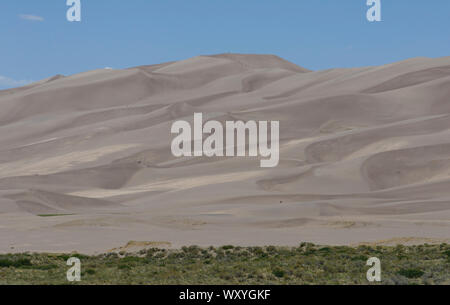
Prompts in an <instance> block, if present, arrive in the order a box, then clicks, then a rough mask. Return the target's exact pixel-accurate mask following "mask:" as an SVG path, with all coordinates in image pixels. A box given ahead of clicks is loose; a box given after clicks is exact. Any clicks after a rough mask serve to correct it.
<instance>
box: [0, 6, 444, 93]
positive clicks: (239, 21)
mask: <svg viewBox="0 0 450 305" xmlns="http://www.w3.org/2000/svg"><path fill="white" fill-rule="evenodd" d="M81 3H82V22H81V23H78V22H74V23H70V22H68V21H67V20H66V11H67V9H68V7H67V6H66V0H45V1H36V0H1V1H0V89H2V88H8V87H15V86H18V85H22V84H24V83H26V82H28V81H31V80H39V79H42V78H46V77H49V76H52V75H55V74H65V75H69V74H74V73H78V72H82V71H87V70H93V69H98V68H104V67H113V68H126V67H131V66H137V65H145V64H154V63H160V62H165V61H172V60H180V59H185V58H189V57H193V56H197V55H202V54H215V53H224V52H237V53H265V54H267V53H268V54H276V55H278V56H281V57H283V58H285V59H287V60H290V61H292V62H294V63H296V64H298V65H300V66H304V67H307V68H309V69H313V70H320V69H328V68H333V67H355V66H367V65H379V64H385V63H390V62H394V61H398V60H403V59H407V58H411V57H417V56H429V57H440V56H450V1H449V0H432V1H425V0H422V1H419V0H410V1H409V0H381V3H382V19H383V21H382V22H378V23H369V22H368V21H367V19H366V11H367V9H368V7H367V6H366V0H128V1H124V0H81ZM27 15H28V16H27Z"/></svg>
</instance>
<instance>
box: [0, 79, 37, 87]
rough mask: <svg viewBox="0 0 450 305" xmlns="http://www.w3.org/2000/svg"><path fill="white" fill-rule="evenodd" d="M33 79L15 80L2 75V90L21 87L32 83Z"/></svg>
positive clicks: (0, 81) (0, 85)
mask: <svg viewBox="0 0 450 305" xmlns="http://www.w3.org/2000/svg"><path fill="white" fill-rule="evenodd" d="M32 82H33V81H32V80H15V79H12V78H9V77H6V76H2V75H0V90H1V89H8V88H14V87H21V86H25V85H28V84H29V83H32Z"/></svg>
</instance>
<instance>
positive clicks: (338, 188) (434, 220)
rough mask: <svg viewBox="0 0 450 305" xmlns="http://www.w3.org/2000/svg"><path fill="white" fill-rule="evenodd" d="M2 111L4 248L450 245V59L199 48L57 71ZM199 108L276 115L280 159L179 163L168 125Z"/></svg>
mask: <svg viewBox="0 0 450 305" xmlns="http://www.w3.org/2000/svg"><path fill="white" fill-rule="evenodd" d="M0 106H1V109H2V110H1V111H0V135H1V136H0V228H1V234H0V252H10V251H72V250H77V251H83V252H88V253H92V252H98V251H106V250H108V249H112V248H120V247H124V246H125V245H127V243H128V242H129V241H131V240H138V241H141V243H142V245H148V244H153V243H164V244H170V245H172V246H175V247H176V246H181V245H190V244H199V245H210V244H214V245H218V244H242V245H265V244H278V245H296V244H298V243H299V242H301V241H311V242H316V243H329V244H357V243H362V242H368V243H369V242H370V243H380V242H381V241H383V240H386V241H390V242H391V241H393V240H396V241H400V242H404V243H414V242H419V241H423V240H433V241H435V242H441V241H447V242H448V241H449V238H450V188H449V185H450V120H449V117H450V57H446V58H437V59H431V58H415V59H410V60H406V61H402V62H399V63H394V64H388V65H385V66H379V67H363V68H352V69H332V70H325V71H310V70H308V69H305V68H302V67H299V66H296V65H294V64H292V63H290V62H288V61H285V60H283V59H281V58H279V57H276V56H272V55H244V54H221V55H213V56H198V57H195V58H191V59H188V60H184V61H179V62H170V63H163V64H159V65H152V66H141V67H135V68H130V69H126V70H107V69H105V70H96V71H90V72H86V73H81V74H77V75H72V76H61V75H57V76H55V77H52V78H49V79H46V80H42V81H40V82H36V83H34V84H31V85H28V86H26V87H22V88H16V89H10V90H4V91H0ZM194 112H202V113H203V115H204V117H207V118H208V119H215V120H218V121H220V122H224V121H226V120H244V121H245V120H269V121H272V120H279V121H280V163H279V166H278V167H275V168H269V169H268V168H260V167H259V159H258V158H218V157H215V158H207V157H199V158H175V157H174V156H172V154H171V150H170V144H171V140H172V135H171V134H170V127H171V124H172V123H173V122H174V121H175V120H180V119H184V120H188V121H192V118H193V114H194ZM41 216H54V217H41Z"/></svg>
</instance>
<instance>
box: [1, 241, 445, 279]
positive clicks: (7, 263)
mask: <svg viewBox="0 0 450 305" xmlns="http://www.w3.org/2000/svg"><path fill="white" fill-rule="evenodd" d="M449 251H450V246H449V245H447V244H441V245H420V246H401V247H385V246H376V247H370V246H359V247H356V248H354V247H343V246H339V247H333V246H316V245H313V244H311V243H302V244H300V245H299V246H298V247H275V246H268V247H236V246H231V245H227V246H222V247H218V248H216V247H209V248H201V247H198V246H190V247H183V248H182V249H173V250H167V249H159V248H152V249H147V250H141V251H139V252H138V253H135V254H127V253H124V252H123V253H120V254H117V253H108V254H102V255H96V256H86V255H82V254H59V255H51V254H7V255H0V284H68V282H67V280H66V272H67V270H68V269H69V268H70V267H69V266H67V265H66V261H67V259H69V258H70V257H78V258H79V259H80V260H81V274H82V280H81V282H80V283H75V284H85V285H89V284H119V285H120V284H123V285H127V284H155V285H172V284H184V285H204V284H212V285H226V284H238V285H241V284H247V285H266V284H267V285H270V284H276V285H278V284H292V285H302V284H346V285H348V284H361V285H367V284H369V283H368V282H367V279H366V273H367V271H368V269H369V268H370V267H369V266H366V261H367V259H368V258H370V257H378V258H379V259H380V260H381V275H382V283H381V284H388V285H396V284H398V285H404V284H410V285H416V284H419V285H420V284H450V272H448V271H449V270H450V260H449Z"/></svg>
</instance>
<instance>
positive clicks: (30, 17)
mask: <svg viewBox="0 0 450 305" xmlns="http://www.w3.org/2000/svg"><path fill="white" fill-rule="evenodd" d="M19 17H20V19H23V20H29V21H39V22H42V21H44V18H43V17H41V16H35V15H27V14H21V15H19Z"/></svg>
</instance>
